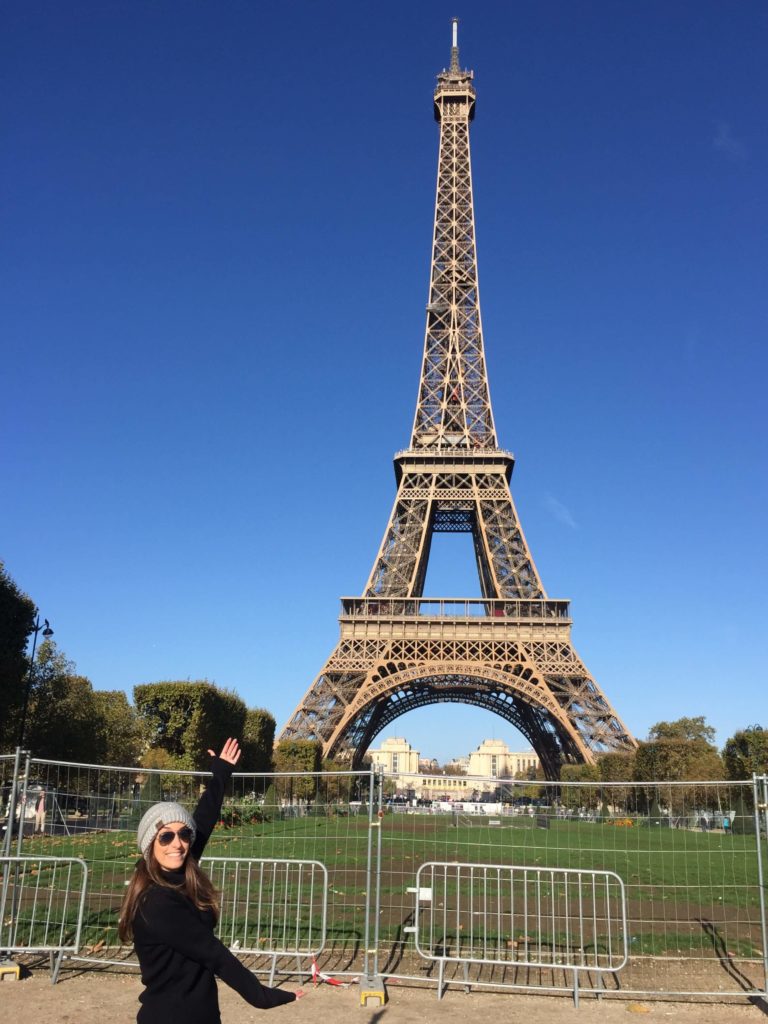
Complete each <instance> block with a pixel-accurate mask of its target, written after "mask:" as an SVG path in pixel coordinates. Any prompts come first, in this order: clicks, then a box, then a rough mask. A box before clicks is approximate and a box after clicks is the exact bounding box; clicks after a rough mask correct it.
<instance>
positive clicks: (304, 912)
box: [200, 857, 328, 984]
mask: <svg viewBox="0 0 768 1024" xmlns="http://www.w3.org/2000/svg"><path fill="white" fill-rule="evenodd" d="M200 864H201V867H202V868H203V869H204V870H205V871H206V872H207V873H208V875H209V876H210V878H211V881H212V882H213V884H214V885H215V886H216V888H217V889H218V890H219V892H220V893H221V894H222V898H221V911H220V914H219V921H218V924H217V927H216V934H217V935H218V937H219V938H220V939H221V941H222V942H223V943H224V944H225V945H226V946H228V947H229V948H230V949H236V950H238V951H239V952H240V953H251V954H255V955H267V956H271V958H272V968H271V972H270V984H272V983H273V982H274V975H275V971H276V967H277V959H278V957H286V956H290V957H295V958H296V959H297V960H298V961H299V962H301V960H302V959H303V960H304V961H306V960H307V959H314V958H316V957H317V956H319V954H320V953H321V952H322V951H323V948H324V946H325V934H326V918H327V909H328V872H327V870H326V868H325V867H324V865H322V864H321V863H320V862H319V861H316V860H264V859H260V860H249V859H247V858H243V857H204V858H203V859H202V861H201V862H200Z"/></svg>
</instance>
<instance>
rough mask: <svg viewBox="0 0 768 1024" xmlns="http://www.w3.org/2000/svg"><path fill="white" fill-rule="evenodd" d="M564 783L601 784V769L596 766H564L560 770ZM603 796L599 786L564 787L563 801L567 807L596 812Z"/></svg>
mask: <svg viewBox="0 0 768 1024" xmlns="http://www.w3.org/2000/svg"><path fill="white" fill-rule="evenodd" d="M560 780H561V781H562V782H591V783H595V782H599V781H600V769H599V768H598V766H597V765H596V764H564V765H563V766H562V768H561V769H560ZM601 797H602V794H601V792H600V789H599V787H598V786H595V785H591V786H563V789H562V793H561V800H562V802H563V804H564V805H565V806H566V807H585V808H587V810H594V809H595V808H596V807H597V805H598V803H599V801H600V799H601Z"/></svg>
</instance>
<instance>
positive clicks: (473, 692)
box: [279, 22, 636, 778]
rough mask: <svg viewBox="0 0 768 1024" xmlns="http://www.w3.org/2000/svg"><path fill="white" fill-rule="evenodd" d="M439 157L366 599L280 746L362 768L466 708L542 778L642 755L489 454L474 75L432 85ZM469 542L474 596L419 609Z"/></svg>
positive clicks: (453, 67) (497, 461) (505, 472)
mask: <svg viewBox="0 0 768 1024" xmlns="http://www.w3.org/2000/svg"><path fill="white" fill-rule="evenodd" d="M437 78H438V81H437V88H436V90H435V94H434V103H435V118H436V120H437V121H438V122H439V124H440V155H439V161H438V174H437V200H436V204H435V229H434V236H433V247H432V270H431V277H430V290H429V303H428V305H427V322H426V333H425V341H424V360H423V364H422V370H421V380H420V384H419V394H418V401H417V404H416V415H415V418H414V424H413V433H412V437H411V444H410V447H409V448H408V449H407V450H406V451H403V452H399V453H398V454H397V455H396V456H395V460H394V462H395V476H396V479H397V497H396V498H395V504H394V508H393V510H392V514H391V516H390V519H389V523H388V525H387V529H386V532H385V534H384V539H383V540H382V543H381V547H380V549H379V553H378V555H377V557H376V561H375V563H374V566H373V569H372V571H371V575H370V577H369V579H368V583H367V585H366V588H365V593H364V595H363V596H362V597H360V598H343V599H342V612H341V616H340V619H339V622H340V626H341V638H340V640H339V643H338V644H337V646H336V648H335V650H334V651H333V653H332V654H331V656H330V658H329V659H328V661H327V662H326V663H325V665H324V666H323V669H322V671H321V672H320V674H319V675H318V677H317V678H316V679H315V681H314V682H313V684H312V686H310V688H309V690H308V691H307V693H306V694H305V696H304V698H303V699H302V701H301V703H300V704H299V706H298V707H297V708H296V710H295V711H294V713H293V715H292V716H291V718H290V719H289V721H288V723H287V724H286V726H285V727H284V729H283V730H282V733H281V734H280V737H279V739H280V740H287V739H318V740H321V741H322V743H323V749H324V753H325V756H326V757H346V758H351V760H352V762H353V763H354V764H355V765H357V764H359V763H360V760H361V758H362V756H363V754H364V753H365V751H366V750H367V749H368V747H369V746H370V744H371V742H372V741H373V739H374V737H375V736H376V735H377V734H378V733H379V732H380V731H381V730H382V729H384V728H385V727H386V726H387V725H389V724H390V723H391V722H393V721H394V720H395V719H396V718H398V717H400V715H403V714H405V713H406V712H408V711H411V710H413V709H414V708H418V707H423V706H425V705H429V704H435V703H441V702H460V703H465V704H474V705H476V706H478V707H481V708H485V709H487V710H490V711H494V712H496V713H497V714H498V715H500V716H501V717H502V718H504V719H506V720H507V721H509V722H511V723H512V724H513V725H514V726H515V727H516V728H517V729H519V730H520V732H522V733H523V734H524V735H525V736H526V737H527V739H528V741H529V742H530V743H531V745H532V746H533V748H534V749H535V750H536V753H537V754H538V755H539V757H540V759H541V761H542V765H543V767H544V770H545V772H546V774H547V776H548V777H549V778H558V777H559V771H560V766H561V765H562V764H563V763H564V762H593V761H594V759H595V756H596V755H598V754H600V753H602V752H605V751H610V750H629V749H632V748H633V747H634V746H635V745H636V743H635V740H634V739H633V737H632V736H631V735H630V733H629V732H628V730H627V729H626V727H625V726H624V724H623V723H622V722H621V720H620V719H619V717H618V715H617V714H616V712H615V711H614V709H613V708H612V707H611V705H610V703H609V702H608V700H607V698H606V697H605V695H604V694H603V692H602V691H601V690H600V688H599V687H598V685H597V684H596V683H595V681H594V679H593V678H592V677H591V676H590V674H589V672H588V671H587V669H586V668H585V666H584V664H583V663H582V661H581V660H580V658H579V657H578V655H577V654H576V652H575V650H574V649H573V645H572V644H571V638H570V627H571V619H570V617H569V609H568V602H567V601H556V600H550V599H549V598H548V597H547V595H546V593H545V591H544V587H543V586H542V583H541V579H540V578H539V574H538V572H537V570H536V566H535V564H534V561H533V558H532V557H531V553H530V551H529V548H528V544H527V542H526V540H525V536H524V535H523V531H522V529H521V526H520V522H519V519H518V516H517V512H516V510H515V505H514V502H513V500H512V494H511V491H510V487H509V481H510V477H511V474H512V468H513V465H514V459H513V457H512V455H511V454H510V453H509V452H506V451H503V450H501V449H499V447H498V445H497V440H496V430H495V426H494V421H493V411H492V408H491V399H490V393H489V389H488V375H487V372H486V366H485V356H484V351H483V334H482V324H481V319H480V300H479V291H478V279H477V257H476V244H475V221H474V209H473V201H472V171H471V163H470V148H469V126H470V122H471V121H472V119H473V117H474V112H475V89H474V87H473V84H472V80H473V73H472V72H471V71H467V70H462V69H461V67H460V64H459V51H458V46H457V39H456V23H455V22H454V38H453V48H452V51H451V63H450V67H449V69H448V70H447V71H443V72H442V73H440V74H439V75H438V76H437ZM437 532H465V533H471V534H472V539H473V542H474V551H475V558H476V561H477V569H478V573H479V577H480V588H481V594H482V595H483V596H482V598H480V599H477V600H471V599H456V598H454V599H450V598H442V599H431V600H430V599H427V598H425V597H424V596H423V588H424V581H425V578H426V571H427V565H428V561H429V552H430V545H431V541H432V536H433V534H434V533H437Z"/></svg>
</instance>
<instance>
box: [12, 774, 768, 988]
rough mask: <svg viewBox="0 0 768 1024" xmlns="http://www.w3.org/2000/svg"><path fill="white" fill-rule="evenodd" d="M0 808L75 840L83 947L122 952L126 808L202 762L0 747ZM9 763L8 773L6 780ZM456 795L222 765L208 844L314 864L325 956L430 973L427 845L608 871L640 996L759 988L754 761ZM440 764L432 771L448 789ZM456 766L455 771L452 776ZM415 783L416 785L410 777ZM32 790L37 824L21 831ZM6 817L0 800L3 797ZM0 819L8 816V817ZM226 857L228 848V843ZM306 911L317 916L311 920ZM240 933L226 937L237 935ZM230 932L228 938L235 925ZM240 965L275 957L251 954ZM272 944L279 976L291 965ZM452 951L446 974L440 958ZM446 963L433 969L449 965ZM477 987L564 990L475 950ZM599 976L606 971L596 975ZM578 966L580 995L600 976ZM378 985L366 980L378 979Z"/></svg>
mask: <svg viewBox="0 0 768 1024" xmlns="http://www.w3.org/2000/svg"><path fill="white" fill-rule="evenodd" d="M0 773H2V776H3V782H4V783H5V793H4V799H3V801H2V806H0V825H1V824H2V818H3V810H4V809H5V808H7V806H8V803H9V802H12V801H10V799H9V797H10V795H11V794H13V793H15V794H16V796H15V800H16V807H18V808H19V813H18V814H17V815H16V818H15V823H14V821H10V825H11V830H12V831H13V829H14V828H15V829H16V833H17V834H16V836H15V841H16V844H17V852H18V850H21V849H22V848H23V850H24V852H25V853H27V854H34V855H38V854H40V855H51V854H54V853H55V854H58V855H62V856H69V857H79V858H81V859H82V860H84V861H85V862H86V863H87V865H88V868H89V883H88V894H87V899H86V905H85V912H84V917H83V925H82V928H83V931H82V944H83V945H84V946H85V948H84V949H83V950H81V953H80V955H81V956H86V957H87V958H88V961H89V962H94V963H95V962H97V961H101V960H103V959H107V960H108V961H109V962H125V961H127V960H129V958H130V956H131V951H130V950H129V949H126V948H124V947H123V948H121V947H120V945H119V942H118V940H117V934H116V932H117V913H118V909H119V906H120V902H121V899H122V895H123V892H124V889H125V882H126V880H127V879H128V877H129V876H130V874H131V872H132V870H133V866H134V864H135V862H136V858H137V852H136V847H135V835H136V832H135V830H136V825H137V823H138V821H139V819H140V817H141V815H142V814H143V812H144V810H145V809H146V808H147V807H148V806H150V805H151V804H152V803H154V802H156V801H157V800H160V799H173V800H178V801H179V802H181V803H182V804H184V805H185V806H187V807H190V809H191V808H192V807H194V804H195V802H196V800H197V797H198V795H199V793H200V791H201V787H202V786H203V785H204V783H205V773H201V772H198V773H188V772H186V773H185V772H173V771H166V770H159V769H155V770H147V769H141V768H130V767H126V768H112V767H103V766H96V765H90V766H89V765H80V764H61V763H57V762H52V761H44V760H39V759H31V760H27V761H25V760H24V759H23V758H22V759H21V761H20V762H19V768H18V771H15V770H14V760H13V759H10V760H9V759H7V758H6V759H0ZM9 773H11V774H12V776H13V777H12V780H11V783H10V784H9V783H8V778H9ZM453 781H454V782H456V783H457V785H456V787H455V790H454V792H455V793H456V794H457V795H458V794H459V793H461V794H462V796H463V795H464V794H467V793H469V795H470V796H471V799H467V798H466V797H464V798H463V799H462V798H459V799H456V798H454V799H453V800H450V799H446V798H445V795H444V794H438V793H436V792H434V793H432V794H430V793H429V792H427V791H425V789H424V788H423V787H424V779H423V777H418V776H414V777H413V778H412V779H411V778H408V777H405V776H402V775H398V776H397V777H394V776H392V777H390V776H382V775H377V774H374V773H373V772H370V771H369V772H357V773H353V772H337V773H324V774H319V775H312V774H288V775H244V774H236V775H235V776H233V779H232V781H231V784H230V786H229V789H228V792H227V796H226V799H225V803H224V807H223V810H222V823H221V825H220V827H219V828H217V829H216V831H215V832H214V834H213V836H212V838H211V841H210V843H209V846H208V848H207V849H206V854H207V855H208V856H210V857H212V858H219V857H225V858H229V859H232V855H233V854H235V853H236V854H237V858H240V859H245V860H254V859H259V860H261V859H266V860H306V861H316V862H318V863H320V864H321V865H323V866H324V867H325V869H326V870H327V873H328V880H327V907H326V923H325V944H324V946H323V950H322V963H321V964H320V965H319V966H320V967H321V968H322V969H323V970H326V971H330V972H332V973H333V974H336V975H348V976H350V975H356V976H360V975H362V976H363V977H364V978H365V980H366V984H367V986H368V987H370V984H371V982H374V981H376V980H377V979H379V977H380V976H383V977H393V978H400V979H403V980H409V979H415V980H419V981H425V980H426V981H428V982H430V983H435V982H436V974H437V971H438V967H437V964H436V963H434V962H430V961H425V960H424V959H423V957H421V956H420V955H419V953H418V950H417V949H416V944H415V941H414V936H413V933H411V932H409V931H408V930H407V929H408V928H410V927H412V926H413V925H414V904H413V896H412V894H409V892H408V890H409V889H412V888H413V887H414V886H415V885H416V877H417V873H418V871H419V868H420V867H421V866H422V865H423V864H426V863H430V862H438V861H439V862H451V861H456V862H460V863H476V864H485V865H500V866H515V865H521V864H522V865H529V866H531V867H542V868H550V869H556V870H569V869H580V870H589V871H603V872H613V873H614V874H616V875H618V876H619V878H621V879H622V880H623V882H624V885H625V889H626V902H627V924H626V936H627V942H628V962H627V964H626V966H625V967H624V968H623V970H622V973H621V979H622V982H621V983H622V991H623V992H624V993H632V994H637V995H639V996H646V997H647V996H652V995H654V994H657V995H661V994H667V995H683V994H686V995H694V996H695V995H706V994H710V995H716V996H718V997H720V998H727V997H734V998H735V997H744V996H750V995H755V996H756V995H762V994H763V993H765V992H766V990H767V989H768V929H767V928H766V893H765V884H766V882H765V880H766V878H768V862H767V861H766V840H765V833H766V827H768V809H767V805H768V784H767V783H766V780H765V779H764V778H762V777H761V778H756V779H754V780H752V781H744V782H707V783H694V782H685V783H652V784H651V783H615V784H602V783H584V782H578V783H558V784H554V783H544V782H538V781H522V780H499V779H496V778H494V779H466V778H463V779H459V780H453ZM451 782H452V780H451V779H450V778H449V777H446V778H445V780H444V784H445V785H444V789H445V791H446V792H448V791H450V784H451ZM458 783H461V786H459V785H458ZM419 786H421V790H420V791H419V788H418V787H419ZM42 792H44V793H45V800H44V812H45V813H44V820H43V822H42V829H43V833H42V834H39V833H38V834H37V835H33V830H34V827H35V824H36V823H37V824H38V828H39V827H40V823H39V820H37V819H36V812H37V810H38V809H39V808H40V794H41V793H42ZM6 818H7V814H6ZM7 823H8V822H7ZM237 858H236V859H237ZM313 927H314V926H313ZM234 941H238V940H234ZM240 941H241V940H240ZM249 964H250V965H251V966H253V967H255V968H256V969H257V970H260V971H262V972H269V973H272V972H274V970H275V963H274V961H273V960H271V959H270V958H264V957H257V956H256V954H255V953H254V954H253V956H252V957H250V959H249ZM298 966H299V965H297V964H295V963H293V962H288V961H283V962H282V963H281V964H279V965H278V969H277V975H278V976H281V975H283V974H286V973H294V974H295V973H296V971H297V968H298ZM454 968H455V974H454V975H451V971H452V970H453V969H454ZM464 974H465V971H464V967H463V965H460V964H455V965H454V964H452V963H450V962H449V963H448V964H447V965H446V969H445V980H446V983H450V981H451V980H452V979H453V978H454V977H455V978H459V977H463V976H464ZM470 981H471V984H472V985H473V986H478V985H480V986H482V985H490V986H501V987H509V988H516V989H520V988H528V989H536V990H542V989H545V990H549V991H563V992H566V993H567V992H570V991H571V988H572V985H571V979H570V978H568V977H566V975H565V972H564V971H562V970H559V971H558V969H556V968H555V967H548V968H543V967H542V968H534V967H532V966H530V965H529V966H526V967H525V968H524V969H523V968H519V967H515V966H513V965H509V964H502V965H499V964H493V965H490V964H486V963H483V964H479V963H478V964H471V965H470ZM606 981H607V983H608V990H609V991H610V990H611V986H612V985H614V982H613V981H612V980H611V976H610V974H609V975H607V976H606ZM590 985H591V980H590V979H589V977H586V978H583V979H582V984H581V992H582V995H583V994H584V993H585V992H588V991H595V992H603V991H604V989H603V987H602V982H600V981H599V979H597V980H596V981H595V984H594V986H593V987H592V988H590ZM374 987H375V986H374Z"/></svg>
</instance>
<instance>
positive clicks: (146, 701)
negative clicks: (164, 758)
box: [133, 680, 247, 770]
mask: <svg viewBox="0 0 768 1024" xmlns="http://www.w3.org/2000/svg"><path fill="white" fill-rule="evenodd" d="M133 699H134V701H135V704H136V710H137V712H138V714H139V717H140V719H141V722H142V725H143V728H144V731H145V736H146V738H147V740H148V742H149V745H150V747H161V748H162V749H163V750H166V751H167V752H168V753H169V754H170V755H171V757H172V759H173V764H174V767H175V768H184V769H191V770H205V769H207V768H208V765H209V762H210V758H209V756H208V748H209V747H210V748H212V749H215V750H218V749H219V748H220V747H221V745H222V743H223V742H224V740H225V739H226V738H227V737H228V736H242V735H243V729H244V726H245V719H246V711H247V709H246V706H245V704H244V703H243V701H242V700H241V699H240V698H239V697H238V696H237V694H235V693H232V692H231V691H230V690H221V689H219V688H218V687H217V686H214V685H213V683H209V682H208V681H207V680H202V681H199V682H162V683H145V684H143V685H141V686H134V688H133Z"/></svg>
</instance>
